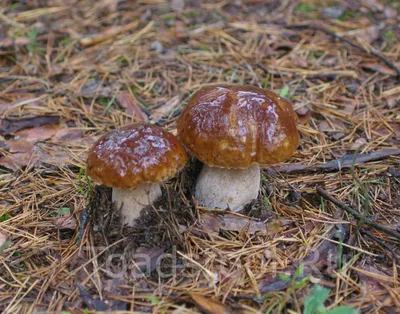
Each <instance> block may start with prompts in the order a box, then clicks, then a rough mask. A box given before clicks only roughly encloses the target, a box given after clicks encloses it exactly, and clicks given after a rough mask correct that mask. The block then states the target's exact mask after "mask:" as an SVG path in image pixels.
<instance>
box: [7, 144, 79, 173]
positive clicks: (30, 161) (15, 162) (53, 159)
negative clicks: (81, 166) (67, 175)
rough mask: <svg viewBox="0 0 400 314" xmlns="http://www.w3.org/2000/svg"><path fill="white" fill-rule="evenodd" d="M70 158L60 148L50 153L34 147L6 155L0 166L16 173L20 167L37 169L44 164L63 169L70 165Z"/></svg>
mask: <svg viewBox="0 0 400 314" xmlns="http://www.w3.org/2000/svg"><path fill="white" fill-rule="evenodd" d="M80 157H82V158H85V154H84V153H82V156H80ZM71 159H72V158H71V156H70V155H69V153H68V152H67V151H66V150H64V149H61V148H58V149H57V150H56V151H52V153H50V152H47V151H45V150H43V149H42V148H40V147H37V146H34V147H33V149H32V150H31V151H28V152H25V153H14V154H8V155H5V156H3V157H1V158H0V165H1V166H3V167H5V168H7V169H10V170H12V171H17V170H18V169H20V168H21V167H24V166H30V167H39V166H43V165H45V164H47V165H51V166H55V167H65V166H68V165H70V164H71Z"/></svg>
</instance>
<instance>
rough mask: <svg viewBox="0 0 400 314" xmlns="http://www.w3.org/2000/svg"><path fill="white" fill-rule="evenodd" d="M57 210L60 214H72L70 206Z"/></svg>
mask: <svg viewBox="0 0 400 314" xmlns="http://www.w3.org/2000/svg"><path fill="white" fill-rule="evenodd" d="M55 212H56V213H57V214H58V215H60V216H68V215H71V210H70V208H69V207H63V208H61V209H57V210H55Z"/></svg>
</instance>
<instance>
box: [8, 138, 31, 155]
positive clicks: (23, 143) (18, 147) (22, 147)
mask: <svg viewBox="0 0 400 314" xmlns="http://www.w3.org/2000/svg"><path fill="white" fill-rule="evenodd" d="M7 145H8V146H9V151H10V153H27V152H30V151H31V150H32V149H33V144H32V143H31V142H29V141H27V140H25V139H20V140H15V139H10V140H8V141H7Z"/></svg>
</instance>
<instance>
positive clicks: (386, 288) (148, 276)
mask: <svg viewBox="0 0 400 314" xmlns="http://www.w3.org/2000/svg"><path fill="white" fill-rule="evenodd" d="M321 3H324V5H322V4H321ZM399 16H400V3H399V1H398V0H387V1H377V0H369V1H326V2H321V1H311V0H305V1H274V0H272V1H267V0H265V1H263V0H237V1H223V0H222V1H183V0H171V1H163V0H140V1H128V0H126V1H116V0H115V1H113V0H101V1H100V0H98V1H96V0H88V1H77V0H32V1H22V0H20V1H11V0H3V1H2V3H1V4H0V20H1V22H0V111H1V124H0V180H1V181H0V311H1V312H3V313H40V312H46V313H51V312H56V313H59V312H60V311H65V313H67V312H69V313H89V312H91V311H94V310H97V311H132V312H136V313H147V312H152V313H167V312H168V313H213V314H219V313H303V312H304V313H317V308H319V310H318V311H319V312H318V313H328V312H329V311H330V312H329V313H353V312H354V311H353V310H350V309H349V308H352V309H355V310H359V311H361V312H363V313H395V312H396V309H398V308H400V282H399V274H398V273H399V266H400V264H399V259H400V166H399V162H400V145H399V144H400V111H399V107H400V84H399V82H400V81H399V79H400V69H399V68H400V28H399V24H400V18H399ZM220 83H238V84H249V85H255V86H259V87H264V88H268V89H270V90H273V91H275V92H276V93H278V94H280V95H281V96H282V97H286V98H287V99H290V100H291V102H292V103H293V105H294V108H295V110H296V112H297V114H298V116H299V120H300V124H299V131H300V134H301V144H300V147H299V149H298V151H297V152H296V154H295V155H294V156H293V158H292V159H291V160H289V161H287V162H286V163H284V164H281V165H273V166H271V167H270V168H265V169H263V173H262V190H261V193H260V194H259V197H258V199H257V200H256V201H254V202H253V203H252V204H250V205H249V206H248V207H247V208H246V209H245V210H244V211H243V212H240V213H236V214H235V213H230V212H227V211H218V210H212V209H209V208H202V207H199V206H197V204H196V202H195V199H194V198H193V197H192V191H193V184H194V182H195V178H196V175H197V174H198V172H199V169H200V167H201V165H200V164H199V162H197V161H196V160H194V159H193V158H192V160H191V162H190V164H189V165H188V167H187V168H186V169H184V170H183V171H182V172H181V173H180V174H179V175H178V176H177V177H176V178H174V179H172V180H170V181H168V182H167V183H165V184H164V185H163V193H164V194H163V198H162V199H161V200H160V201H158V202H157V204H155V205H154V206H153V207H151V208H148V209H147V210H146V211H145V213H144V214H143V216H142V217H141V218H140V222H139V223H138V224H137V226H135V227H123V226H121V223H120V221H119V217H118V211H117V210H116V209H115V208H113V204H112V202H111V200H110V194H111V193H110V189H109V188H106V187H102V186H95V185H94V184H93V183H92V182H91V181H90V178H88V177H87V176H86V175H85V164H86V155H87V151H88V149H89V148H90V146H91V145H92V144H93V143H94V141H95V140H96V139H97V138H99V136H101V135H103V134H105V133H106V132H108V131H111V130H112V129H114V128H117V127H120V126H123V125H127V124H130V123H132V122H135V121H145V122H149V123H154V124H157V125H160V126H163V127H165V128H166V129H167V130H169V131H171V132H172V133H174V134H176V128H175V121H176V118H177V116H179V113H180V112H181V110H182V108H183V107H184V106H185V104H186V103H187V100H188V98H189V97H190V95H191V94H192V93H193V92H194V91H196V90H197V89H199V88H200V87H202V86H206V85H213V84H220ZM344 307H347V308H344Z"/></svg>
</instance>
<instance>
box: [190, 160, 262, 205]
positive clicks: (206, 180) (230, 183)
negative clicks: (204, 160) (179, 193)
mask: <svg viewBox="0 0 400 314" xmlns="http://www.w3.org/2000/svg"><path fill="white" fill-rule="evenodd" d="M259 189H260V167H259V165H258V164H254V165H252V166H250V167H249V168H247V169H226V168H217V167H210V166H207V165H204V166H203V169H202V170H201V172H200V175H199V177H198V178H197V183H196V191H195V196H196V199H197V201H198V202H199V205H201V206H205V207H210V208H222V209H226V208H229V209H230V210H232V211H234V212H237V211H240V210H242V209H243V207H244V205H246V204H248V203H249V202H250V201H251V200H253V199H255V198H257V196H258V191H259Z"/></svg>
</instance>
